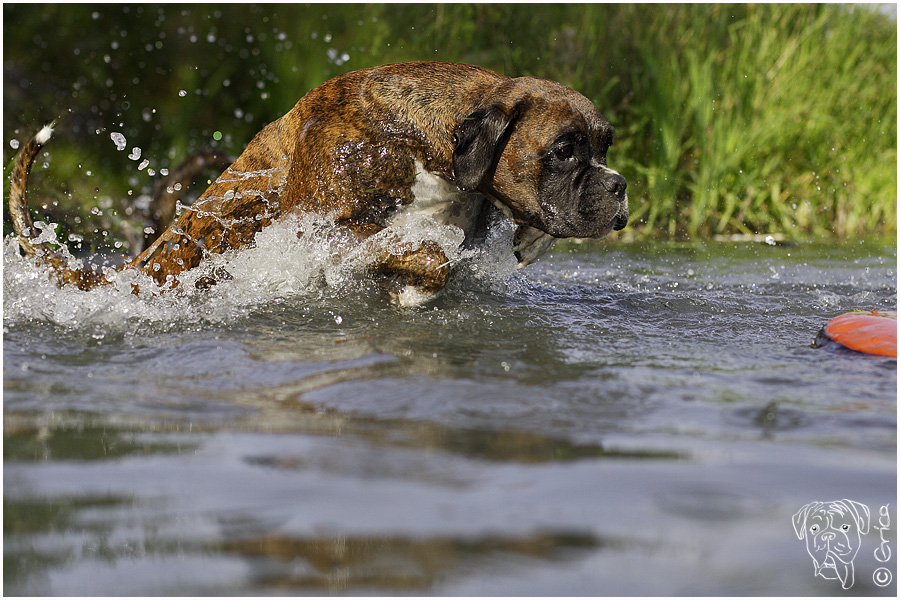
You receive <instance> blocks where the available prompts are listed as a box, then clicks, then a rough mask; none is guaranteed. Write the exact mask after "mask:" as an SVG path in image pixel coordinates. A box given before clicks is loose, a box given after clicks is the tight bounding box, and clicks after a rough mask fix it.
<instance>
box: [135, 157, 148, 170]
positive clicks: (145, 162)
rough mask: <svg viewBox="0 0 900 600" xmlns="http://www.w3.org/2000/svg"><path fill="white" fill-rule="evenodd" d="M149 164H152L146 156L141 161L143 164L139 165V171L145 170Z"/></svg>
mask: <svg viewBox="0 0 900 600" xmlns="http://www.w3.org/2000/svg"><path fill="white" fill-rule="evenodd" d="M149 164H150V161H149V160H147V159H146V158H145V159H144V160H142V161H141V164H139V165H138V171H143V170H144V169H146V168H147V165H149Z"/></svg>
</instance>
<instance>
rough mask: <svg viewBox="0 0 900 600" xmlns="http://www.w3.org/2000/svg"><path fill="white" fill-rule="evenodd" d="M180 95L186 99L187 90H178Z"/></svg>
mask: <svg viewBox="0 0 900 600" xmlns="http://www.w3.org/2000/svg"><path fill="white" fill-rule="evenodd" d="M178 95H179V96H181V97H182V98H184V97H185V96H187V90H178Z"/></svg>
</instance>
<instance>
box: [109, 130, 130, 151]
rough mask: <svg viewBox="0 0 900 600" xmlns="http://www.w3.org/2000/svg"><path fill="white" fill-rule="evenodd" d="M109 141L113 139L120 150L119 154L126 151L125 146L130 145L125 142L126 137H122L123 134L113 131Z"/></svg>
mask: <svg viewBox="0 0 900 600" xmlns="http://www.w3.org/2000/svg"><path fill="white" fill-rule="evenodd" d="M109 139H111V140H112V141H113V143H114V144H115V145H116V150H118V151H119V152H121V151H122V150H124V149H125V145H126V144H127V143H128V142H127V141H126V140H125V136H124V135H122V134H121V133H119V132H118V131H113V132H112V133H110V134H109Z"/></svg>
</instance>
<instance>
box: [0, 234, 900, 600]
mask: <svg viewBox="0 0 900 600" xmlns="http://www.w3.org/2000/svg"><path fill="white" fill-rule="evenodd" d="M294 237H296V236H294ZM260 247H261V248H262V250H263V251H265V250H266V244H265V243H264V242H261V243H260ZM270 250H271V248H270ZM300 250H302V248H299V249H297V251H300ZM285 252H287V254H286V255H285V256H281V257H274V255H272V254H271V253H270V255H269V256H266V255H265V254H264V253H263V254H260V255H257V256H256V258H255V259H253V258H252V255H251V256H250V258H247V259H246V260H248V261H251V263H250V264H248V265H245V266H243V267H242V266H241V265H240V264H238V263H239V261H240V260H243V259H241V258H240V257H238V258H234V257H233V258H231V259H230V260H232V263H231V265H230V268H231V270H232V271H233V272H234V273H235V274H236V276H235V278H234V280H233V281H228V282H223V283H222V284H220V285H219V286H216V288H213V290H211V291H210V292H208V293H206V294H202V295H201V294H193V295H191V294H187V295H184V296H179V295H178V294H172V295H171V296H172V297H171V298H167V297H158V298H152V297H137V296H132V295H130V294H126V293H121V292H117V291H115V290H102V291H97V292H91V293H82V292H75V291H71V290H57V289H55V288H54V287H53V286H52V285H48V284H47V283H46V282H45V281H43V280H42V277H41V275H40V273H39V272H38V271H37V270H36V269H35V268H34V266H33V265H30V264H29V263H27V261H23V260H21V259H17V258H16V257H14V256H13V255H12V254H11V252H10V247H9V244H7V251H6V256H5V259H4V263H5V264H4V267H5V269H4V283H5V287H4V301H5V307H4V335H3V342H4V345H3V366H4V397H3V400H4V402H3V405H4V421H3V424H4V427H3V434H4V473H3V483H4V492H3V496H4V575H3V579H4V591H5V592H6V594H29V595H43V594H65V595H94V594H105V595H122V594H127V595H131V594H138V595H158V594H164V595H166V594H176V595H193V594H230V595H241V594H273V593H275V594H285V593H286V594H329V593H340V594H392V595H393V594H449V595H478V594H491V595H506V594H516V595H534V594H556V595H571V594H574V595H606V594H640V595H656V594H711V595H729V594H738V595H757V594H764V595H819V594H843V593H846V592H844V591H843V590H842V589H841V583H840V582H839V581H837V580H826V579H825V578H823V577H816V575H815V573H814V569H813V563H812V559H811V558H810V555H809V554H807V551H806V547H805V542H804V541H803V540H800V539H798V536H797V534H796V533H795V531H794V527H793V525H792V516H793V515H794V514H795V513H796V512H797V511H798V510H799V509H800V508H801V507H803V506H804V505H806V504H807V503H809V502H812V501H830V500H837V499H844V498H847V499H852V500H854V501H856V502H859V503H862V504H865V505H866V506H867V507H868V508H869V510H870V519H869V522H868V525H869V526H870V527H869V528H868V533H867V534H866V535H863V536H862V542H861V546H860V550H859V554H858V555H857V557H856V561H855V580H854V581H853V582H852V583H853V591H855V592H857V593H866V594H882V593H883V594H886V595H895V594H896V582H895V581H892V582H891V583H890V584H889V585H887V586H886V587H884V588H880V587H878V586H877V585H876V584H875V579H877V578H876V577H874V575H875V573H876V569H877V568H879V567H884V566H885V564H882V563H879V562H878V561H877V560H876V553H875V552H874V551H875V550H876V549H877V548H878V547H879V544H880V537H881V538H882V539H886V540H887V541H888V545H889V547H890V549H891V550H892V551H893V555H894V556H896V552H897V542H896V541H897V537H896V534H895V531H896V526H897V518H896V506H897V493H896V489H897V478H896V475H897V461H896V456H897V454H896V441H897V438H896V426H897V418H896V415H897V412H896V411H897V405H896V400H897V362H896V360H895V359H887V358H879V357H873V356H866V355H862V354H858V353H855V352H851V351H846V350H841V349H839V348H836V347H834V346H829V347H825V348H821V349H814V348H811V347H810V344H811V342H812V341H813V339H814V337H815V335H816V333H817V332H818V330H819V329H820V328H821V327H822V326H823V325H824V324H825V322H827V320H828V319H829V318H831V317H833V316H835V315H837V314H840V313H841V312H844V311H846V310H849V309H855V308H865V309H869V308H881V309H893V308H895V307H896V300H897V297H896V293H897V288H896V265H897V256H896V251H895V249H894V248H884V247H877V246H868V245H860V244H857V243H847V244H842V245H830V246H822V245H797V246H769V245H766V244H730V243H729V244H725V243H718V244H713V243H710V244H707V245H701V246H690V247H684V246H677V245H646V246H643V245H636V244H632V245H626V244H618V245H616V244H612V243H608V244H607V243H604V244H593V245H589V244H585V245H574V244H573V245H568V246H561V247H560V248H558V249H557V250H556V251H555V252H554V253H552V254H550V255H548V256H547V257H545V258H544V259H542V260H541V261H539V262H538V263H536V264H534V265H532V266H530V267H528V268H527V269H525V270H524V272H516V273H512V274H510V272H511V269H509V268H508V265H507V264H506V263H504V261H503V260H499V259H497V258H496V257H494V258H489V259H485V260H482V261H481V262H479V261H478V260H474V261H471V262H469V263H468V264H466V265H463V266H460V267H459V268H458V272H457V279H456V282H455V283H454V285H453V286H452V287H451V289H450V290H448V292H447V293H446V294H445V295H444V296H443V297H441V298H440V299H438V300H437V301H436V302H434V303H432V304H430V305H427V306H425V307H420V308H415V309H402V308H397V307H394V306H392V305H390V304H389V302H388V301H387V300H386V298H385V297H384V296H383V294H381V293H379V292H378V291H377V288H376V287H375V286H372V285H371V282H369V283H368V284H367V283H366V282H365V281H363V282H362V283H358V284H353V283H351V282H352V281H354V280H355V279H354V276H352V275H353V274H352V273H349V272H348V273H345V272H343V271H341V272H339V273H335V272H330V271H329V270H328V269H325V268H324V267H322V265H323V264H325V263H320V264H319V266H318V267H310V266H309V265H306V266H301V267H298V269H299V270H300V271H303V272H302V273H301V275H302V277H299V278H298V277H297V274H296V273H292V271H291V265H292V264H295V263H296V262H297V261H299V260H300V259H298V258H297V257H294V256H291V255H290V249H288V250H286V251H285ZM253 260H256V262H255V263H253V262H252V261H253ZM292 261H293V262H292ZM304 269H305V271H304ZM345 271H347V270H346V269H345ZM349 271H352V269H349ZM357 279H358V278H357ZM363 279H364V278H363ZM884 505H889V509H888V515H889V518H890V526H889V527H888V528H887V529H885V530H880V529H876V528H875V526H876V525H878V516H879V508H880V507H881V506H884ZM886 565H887V567H888V568H889V571H890V574H891V575H892V577H896V575H897V573H896V572H895V565H896V563H895V562H893V559H892V561H891V562H888V563H886ZM882 573H883V572H882Z"/></svg>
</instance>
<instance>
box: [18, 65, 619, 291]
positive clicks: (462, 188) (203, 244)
mask: <svg viewBox="0 0 900 600" xmlns="http://www.w3.org/2000/svg"><path fill="white" fill-rule="evenodd" d="M612 137H613V131H612V127H611V126H610V125H609V123H608V122H607V121H606V119H604V118H603V116H602V115H601V114H600V112H599V111H598V110H597V109H596V108H595V107H594V105H593V104H592V103H591V102H590V101H589V100H588V99H587V98H585V97H584V96H582V95H581V94H579V93H578V92H575V91H574V90H572V89H570V88H567V87H565V86H563V85H561V84H559V83H555V82H553V81H549V80H545V79H538V78H532V77H522V78H508V77H504V76H502V75H498V74H496V73H493V72H491V71H488V70H486V69H482V68H480V67H476V66H470V65H459V64H452V63H439V62H420V63H404V64H395V65H388V66H383V67H374V68H370V69H364V70H361V71H354V72H351V73H347V74H345V75H341V76H339V77H336V78H334V79H331V80H329V81H327V82H325V83H323V84H322V85H320V86H319V87H317V88H315V89H313V90H312V91H310V92H309V93H308V94H306V96H304V97H303V98H301V99H300V101H299V102H297V104H296V105H295V106H294V108H292V109H291V110H290V112H288V113H287V114H286V115H284V116H283V117H281V118H280V119H278V120H277V121H274V122H273V123H270V124H269V125H267V126H266V127H264V128H263V130H262V131H260V132H259V133H258V134H257V135H256V137H255V138H253V140H252V141H251V142H250V144H249V145H248V146H247V148H246V149H245V150H244V152H243V153H242V154H241V155H240V156H239V157H238V159H237V160H236V161H235V162H234V163H233V164H232V165H231V166H230V167H228V168H227V169H226V170H225V172H224V173H222V175H221V176H219V177H218V179H216V181H215V182H214V183H213V184H212V185H211V186H209V188H208V189H207V190H206V191H205V192H204V193H203V195H202V196H201V197H200V198H199V199H198V200H197V201H196V202H195V203H194V204H193V205H192V206H191V207H189V208H188V209H187V210H185V211H184V212H183V214H182V215H181V216H180V217H178V219H177V220H176V221H175V222H174V223H172V225H171V226H170V227H169V228H168V229H167V230H166V231H165V232H164V233H163V234H162V235H161V236H160V237H159V238H158V239H157V240H156V241H155V242H154V243H153V244H152V245H151V246H150V247H148V248H147V249H146V250H145V251H144V252H142V253H141V254H140V255H139V256H137V257H136V258H135V259H134V260H132V261H131V262H130V263H128V264H126V265H125V267H124V268H130V269H138V270H140V271H142V272H144V273H146V274H148V275H150V276H151V277H153V278H154V279H155V280H156V281H157V282H159V283H160V284H163V283H165V282H166V281H167V280H168V281H169V282H170V284H172V283H173V282H174V283H175V284H176V285H177V276H178V274H179V273H181V272H182V271H185V270H187V269H192V268H194V267H196V266H198V265H200V264H201V262H202V261H203V259H204V257H207V256H209V255H210V254H217V253H222V252H224V251H226V250H228V249H232V248H241V247H245V246H247V245H248V244H251V243H252V242H253V238H254V236H255V235H256V234H257V232H259V231H260V230H261V229H263V228H264V227H266V226H267V225H269V224H271V223H272V222H273V221H275V220H276V219H279V218H280V217H282V216H284V215H287V214H290V213H292V212H295V211H306V212H309V211H313V212H317V213H319V214H328V215H331V216H332V217H333V219H334V221H335V223H336V224H337V225H338V226H342V227H345V228H346V229H347V230H348V231H350V232H352V234H353V236H352V237H353V238H354V239H357V240H359V241H362V240H365V239H367V238H369V237H371V236H372V235H374V234H376V233H378V232H379V231H382V230H383V229H385V228H387V227H390V226H391V225H392V224H394V223H396V222H397V221H398V220H402V219H404V218H405V217H406V216H407V215H409V214H423V215H428V216H430V217H432V218H434V219H435V220H437V221H438V222H441V223H443V224H447V225H452V226H454V227H459V228H460V229H461V230H462V231H463V232H465V234H466V235H467V236H469V237H470V238H471V236H472V235H473V234H474V232H475V230H476V229H477V227H478V224H479V223H480V222H482V221H483V219H482V217H483V214H484V212H485V211H486V210H488V209H489V208H490V204H493V205H494V206H496V207H497V208H498V209H499V210H500V211H501V212H502V213H503V214H504V215H506V216H507V217H509V218H510V219H512V220H513V221H514V222H515V223H516V224H517V225H518V226H519V228H518V230H517V232H516V235H515V247H514V250H515V251H516V255H517V257H518V258H519V261H520V264H521V265H524V264H527V263H529V262H531V261H532V260H534V259H535V258H537V256H539V255H540V254H541V253H542V252H543V251H545V250H546V249H547V248H548V247H549V246H550V245H551V243H552V241H553V240H554V239H555V238H564V237H589V238H601V237H604V236H605V235H607V234H608V233H609V232H610V231H612V230H613V229H622V228H623V227H625V225H626V223H627V220H628V201H627V196H626V193H625V187H626V184H625V179H624V178H623V177H622V176H621V175H619V174H618V173H617V172H616V171H614V170H612V169H610V168H609V167H607V165H606V153H607V150H608V149H609V147H610V145H611V144H612ZM45 141H46V140H45V139H43V140H38V143H37V147H38V148H39V147H40V144H41V143H43V142H45ZM34 152H36V149H34ZM32 158H33V157H32ZM19 161H20V163H22V164H20V165H17V168H16V172H15V173H16V174H14V179H16V178H18V181H19V182H20V183H21V185H20V188H21V190H20V192H21V195H22V196H21V197H19V198H18V199H14V198H13V193H14V191H13V189H12V188H11V192H10V206H11V210H12V209H13V208H15V209H16V210H19V211H21V210H24V203H23V201H22V199H23V198H24V187H25V186H24V182H25V180H26V179H27V171H28V168H29V167H30V161H29V160H28V156H27V155H26V152H25V149H23V152H22V153H21V155H20V157H19ZM16 189H19V188H16ZM26 216H27V215H26ZM14 222H19V223H22V222H25V221H24V220H23V219H22V218H18V219H17V218H16V217H15V216H14ZM17 233H19V235H20V237H21V238H22V241H23V248H25V246H26V245H30V244H29V242H28V235H29V234H30V233H31V232H30V231H29V228H28V227H27V226H22V227H17ZM375 248H377V247H375ZM25 249H26V251H27V250H28V248H25ZM38 251H40V252H42V253H43V254H45V255H46V256H45V260H46V262H47V264H48V265H49V266H50V268H51V269H53V270H54V271H55V272H56V274H57V277H58V279H60V281H63V282H72V283H76V284H78V285H80V286H81V287H83V288H89V287H92V286H94V285H97V284H99V283H102V282H103V279H102V277H96V276H90V275H89V274H88V273H78V272H75V271H72V269H70V268H68V267H66V266H65V265H63V264H61V261H59V260H58V258H54V257H53V256H51V255H50V252H49V251H48V250H46V249H45V248H43V247H40V246H39V248H38ZM373 252H375V253H376V254H377V256H375V257H374V259H373V263H372V264H373V265H374V266H373V268H372V270H373V271H374V272H376V273H378V274H380V275H383V276H384V278H385V280H386V281H388V282H390V286H389V287H390V288H391V289H392V292H393V296H394V298H395V299H397V300H398V301H400V302H401V303H418V302H421V301H424V300H427V299H428V298H431V297H433V296H434V295H436V294H437V293H439V292H440V290H441V289H442V288H443V287H444V285H445V284H446V282H447V279H448V277H449V275H450V265H449V261H448V260H447V257H446V256H445V254H444V252H443V251H442V249H441V247H440V246H438V245H437V244H436V243H431V242H428V241H425V242H423V243H421V244H417V245H414V246H413V245H409V244H407V245H400V246H399V247H390V248H382V249H380V250H378V249H373ZM206 283H207V284H212V283H215V281H214V280H208V279H207V281H206Z"/></svg>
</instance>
